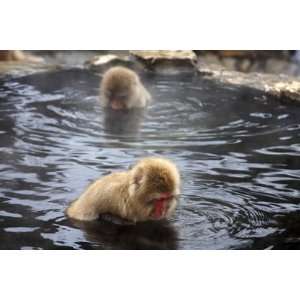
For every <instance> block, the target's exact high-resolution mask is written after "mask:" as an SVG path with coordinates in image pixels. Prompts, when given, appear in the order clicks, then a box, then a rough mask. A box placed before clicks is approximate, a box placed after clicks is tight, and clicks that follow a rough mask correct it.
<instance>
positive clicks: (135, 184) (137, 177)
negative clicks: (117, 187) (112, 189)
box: [129, 167, 145, 196]
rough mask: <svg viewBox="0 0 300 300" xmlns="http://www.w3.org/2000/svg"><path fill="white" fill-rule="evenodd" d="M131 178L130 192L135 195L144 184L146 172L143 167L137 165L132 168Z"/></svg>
mask: <svg viewBox="0 0 300 300" xmlns="http://www.w3.org/2000/svg"><path fill="white" fill-rule="evenodd" d="M131 174H132V175H131V176H132V177H131V180H130V186H129V194H130V195H131V196H133V195H134V194H135V193H136V191H137V190H138V188H139V187H140V186H141V185H142V183H143V180H144V177H145V174H144V169H143V168H142V167H135V168H133V169H132V170H131Z"/></svg>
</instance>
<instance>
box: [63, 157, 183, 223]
mask: <svg viewBox="0 0 300 300" xmlns="http://www.w3.org/2000/svg"><path fill="white" fill-rule="evenodd" d="M179 193H180V175H179V172H178V169H177V167H176V166H175V164H174V163H172V162H171V161H169V160H167V159H164V158H157V157H149V158H144V159H142V160H140V161H139V162H138V163H137V164H136V165H134V166H133V167H132V168H131V169H130V170H128V171H124V172H119V173H112V174H110V175H107V176H104V177H102V178H100V179H98V180H96V181H95V182H94V183H92V184H91V185H89V186H88V187H87V189H86V190H85V191H84V192H83V193H82V194H81V196H80V197H79V198H78V199H77V200H75V201H74V202H72V203H71V205H70V206H69V207H68V208H67V210H66V213H67V215H68V216H69V217H70V218H73V219H77V220H81V221H93V220H96V219H98V217H99V215H100V214H112V215H116V216H118V217H121V218H124V219H127V220H129V221H133V222H138V221H148V220H161V219H165V218H168V217H169V216H170V215H171V214H172V213H173V212H174V210H175V207H176V204H177V197H178V196H179Z"/></svg>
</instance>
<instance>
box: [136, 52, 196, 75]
mask: <svg viewBox="0 0 300 300" xmlns="http://www.w3.org/2000/svg"><path fill="white" fill-rule="evenodd" d="M130 54H131V55H132V56H133V57H135V58H136V60H137V61H138V62H141V63H142V64H143V65H144V66H145V68H146V69H148V70H151V71H155V72H159V73H167V74H173V73H176V74H177V73H182V72H194V71H195V70H196V69H195V66H196V63H197V55H196V54H195V52H194V51H189V50H186V51H185V50H174V51H168V50H157V51H156V50H148V51H130Z"/></svg>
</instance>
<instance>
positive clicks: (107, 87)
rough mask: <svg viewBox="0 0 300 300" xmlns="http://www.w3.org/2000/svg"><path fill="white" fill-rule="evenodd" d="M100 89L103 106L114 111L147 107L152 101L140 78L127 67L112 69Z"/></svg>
mask: <svg viewBox="0 0 300 300" xmlns="http://www.w3.org/2000/svg"><path fill="white" fill-rule="evenodd" d="M100 89H101V91H100V100H101V103H102V105H103V106H105V107H110V108H112V109H131V108H137V107H145V106H146V105H147V103H148V102H149V101H150V99H151V96H150V94H149V92H148V91H147V90H146V88H145V87H144V86H143V84H142V83H141V81H140V78H139V76H138V75H137V74H136V73H135V72H134V71H132V70H130V69H128V68H125V67H112V68H110V69H109V70H108V71H106V72H105V73H104V75H103V78H102V81H101V85H100Z"/></svg>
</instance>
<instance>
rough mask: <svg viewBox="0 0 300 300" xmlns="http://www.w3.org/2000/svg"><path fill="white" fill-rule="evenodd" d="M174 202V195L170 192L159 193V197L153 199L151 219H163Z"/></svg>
mask: <svg viewBox="0 0 300 300" xmlns="http://www.w3.org/2000/svg"><path fill="white" fill-rule="evenodd" d="M173 202H174V196H173V195H172V194H171V193H161V194H160V197H159V198H155V199H153V211H152V214H151V217H152V218H153V219H163V218H165V217H166V216H167V215H168V212H169V210H170V208H171V206H172V204H173Z"/></svg>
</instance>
